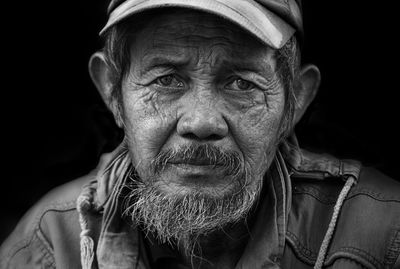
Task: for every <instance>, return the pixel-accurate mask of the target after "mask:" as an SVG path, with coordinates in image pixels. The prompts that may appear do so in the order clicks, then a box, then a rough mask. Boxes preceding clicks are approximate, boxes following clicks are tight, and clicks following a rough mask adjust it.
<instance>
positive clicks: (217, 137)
mask: <svg viewBox="0 0 400 269" xmlns="http://www.w3.org/2000/svg"><path fill="white" fill-rule="evenodd" d="M182 136H183V137H184V138H187V139H190V140H208V141H216V140H220V139H222V136H220V135H217V134H210V135H208V136H204V137H199V136H197V135H195V134H194V133H186V134H183V135H182Z"/></svg>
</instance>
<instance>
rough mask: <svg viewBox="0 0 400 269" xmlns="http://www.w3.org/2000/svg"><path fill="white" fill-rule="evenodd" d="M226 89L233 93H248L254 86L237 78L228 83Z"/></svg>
mask: <svg viewBox="0 0 400 269" xmlns="http://www.w3.org/2000/svg"><path fill="white" fill-rule="evenodd" d="M227 88H228V89H230V90H235V91H249V90H251V89H253V88H255V85H254V84H253V83H251V82H250V81H247V80H245V79H241V78H237V79H235V80H233V81H232V82H231V83H229V84H228V85H227Z"/></svg>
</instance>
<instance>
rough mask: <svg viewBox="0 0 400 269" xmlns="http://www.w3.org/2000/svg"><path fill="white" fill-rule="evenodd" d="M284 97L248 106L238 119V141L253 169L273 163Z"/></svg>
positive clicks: (236, 132) (262, 167)
mask: <svg viewBox="0 0 400 269" xmlns="http://www.w3.org/2000/svg"><path fill="white" fill-rule="evenodd" d="M283 107H284V101H283V98H282V99H281V98H276V100H274V101H271V102H269V104H268V105H267V104H266V103H264V104H258V105H256V106H253V107H251V108H248V109H247V110H246V111H245V112H244V113H240V116H239V117H237V120H236V124H235V125H236V126H237V128H236V131H235V134H236V139H235V140H236V141H237V143H238V144H239V147H240V148H241V150H242V152H243V154H244V157H245V159H246V160H247V162H248V163H249V164H250V165H251V166H252V168H253V170H259V169H262V170H265V167H264V166H266V165H269V164H270V163H271V161H272V160H271V158H272V156H273V153H274V152H275V150H276V147H277V142H278V139H279V131H280V124H281V121H282V119H283Z"/></svg>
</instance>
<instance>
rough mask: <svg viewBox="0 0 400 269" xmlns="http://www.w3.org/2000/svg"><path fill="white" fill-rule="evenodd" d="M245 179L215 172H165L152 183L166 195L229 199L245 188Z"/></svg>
mask: <svg viewBox="0 0 400 269" xmlns="http://www.w3.org/2000/svg"><path fill="white" fill-rule="evenodd" d="M245 182H246V180H245V179H244V178H243V177H240V178H239V177H234V176H226V175H222V174H219V173H218V172H214V174H213V175H211V174H210V175H193V174H192V175H185V176H182V175H181V174H176V173H173V172H171V171H168V172H167V171H165V172H164V173H162V174H160V175H158V176H157V177H156V180H155V181H153V182H152V183H153V184H154V186H155V187H156V188H157V189H158V190H159V191H160V192H162V193H163V194H164V195H167V196H168V195H177V196H182V197H183V196H186V195H199V196H203V197H209V198H214V199H215V198H221V199H223V198H228V197H229V196H233V195H235V194H237V192H238V191H240V190H241V189H242V188H243V185H244V184H246V183H245Z"/></svg>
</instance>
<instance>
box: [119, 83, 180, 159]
mask: <svg viewBox="0 0 400 269" xmlns="http://www.w3.org/2000/svg"><path fill="white" fill-rule="evenodd" d="M122 110H123V111H122V116H123V121H124V129H125V136H126V138H127V142H128V144H129V145H128V146H129V147H130V149H131V152H132V154H134V155H135V156H133V157H134V158H133V159H134V161H135V163H136V164H138V163H140V162H145V163H149V162H150V161H151V160H153V159H154V157H155V156H156V155H157V154H158V153H159V152H160V150H161V148H162V146H163V144H164V142H165V141H166V140H167V139H168V137H169V135H170V134H171V131H172V129H173V126H174V125H175V122H176V113H174V111H175V107H174V106H173V104H172V103H171V102H168V100H164V98H162V97H160V96H159V95H158V94H157V92H155V91H152V90H150V89H146V88H141V89H137V90H135V91H125V92H124V93H123V106H122Z"/></svg>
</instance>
